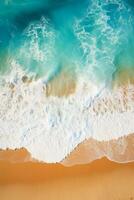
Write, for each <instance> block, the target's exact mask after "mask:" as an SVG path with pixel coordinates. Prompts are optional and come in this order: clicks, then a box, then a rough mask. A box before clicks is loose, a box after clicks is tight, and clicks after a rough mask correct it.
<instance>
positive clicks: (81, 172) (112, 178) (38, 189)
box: [0, 149, 134, 200]
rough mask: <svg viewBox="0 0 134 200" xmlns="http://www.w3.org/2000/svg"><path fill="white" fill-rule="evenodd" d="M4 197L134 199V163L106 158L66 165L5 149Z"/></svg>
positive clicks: (0, 190)
mask: <svg viewBox="0 0 134 200" xmlns="http://www.w3.org/2000/svg"><path fill="white" fill-rule="evenodd" d="M2 154H3V155H4V159H5V160H1V161H0V200H29V199H32V200H82V199H84V200H90V199H91V200H134V162H133V163H127V164H118V163H114V162H111V161H108V160H107V159H106V158H103V159H100V160H97V161H95V162H92V163H90V164H86V165H77V166H73V167H64V166H62V165H61V164H43V163H37V162H30V161H29V162H22V163H11V162H10V161H9V160H11V159H13V160H14V159H18V158H19V159H20V160H19V161H21V160H23V159H24V158H26V159H29V154H28V153H27V152H26V150H24V149H21V150H17V151H10V150H8V151H1V154H0V158H2Z"/></svg>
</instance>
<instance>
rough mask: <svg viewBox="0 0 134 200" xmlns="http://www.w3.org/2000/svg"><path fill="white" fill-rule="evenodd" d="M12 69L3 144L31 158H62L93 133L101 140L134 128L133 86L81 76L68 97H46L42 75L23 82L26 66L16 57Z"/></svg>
mask: <svg viewBox="0 0 134 200" xmlns="http://www.w3.org/2000/svg"><path fill="white" fill-rule="evenodd" d="M12 65H13V70H12V72H11V74H9V75H5V76H2V77H1V85H0V148H2V149H6V148H11V149H15V148H21V147H25V148H26V149H27V150H28V151H29V152H30V153H31V155H32V157H34V158H36V159H38V160H42V161H45V162H59V161H61V160H62V159H64V158H65V157H66V156H67V155H68V154H69V153H70V152H71V151H72V150H73V149H74V148H75V147H76V146H77V145H78V144H79V143H81V142H82V141H84V140H85V139H88V138H94V139H97V140H99V141H102V140H111V139H115V138H119V137H120V136H124V135H127V134H129V133H132V132H134V115H133V112H134V102H133V95H134V88H133V86H131V85H129V86H128V88H127V91H128V95H127V97H126V99H125V102H126V104H125V105H126V106H127V107H125V105H124V104H123V100H124V97H123V89H122V88H119V89H117V90H115V91H111V90H109V89H106V88H105V87H104V86H100V87H97V85H93V83H91V82H89V81H86V82H85V77H84V78H83V80H82V77H81V78H80V81H79V79H78V83H77V89H76V92H75V93H74V94H73V95H70V96H69V97H67V98H65V97H61V98H58V97H52V96H50V97H46V95H45V85H44V82H43V80H42V79H39V80H36V81H35V80H33V81H32V82H31V83H24V82H23V81H22V77H23V76H24V74H25V72H24V71H22V70H21V69H20V68H19V67H18V66H17V65H16V64H15V62H12Z"/></svg>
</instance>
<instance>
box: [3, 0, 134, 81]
mask: <svg viewBox="0 0 134 200" xmlns="http://www.w3.org/2000/svg"><path fill="white" fill-rule="evenodd" d="M0 19H1V20H0V33H1V34H0V41H1V42H0V58H1V62H0V66H1V67H0V68H1V72H3V71H5V69H6V70H7V69H8V68H10V62H11V60H12V59H15V60H16V62H17V63H19V64H20V65H21V67H22V68H24V69H26V71H28V72H33V73H34V75H35V76H43V77H44V80H45V81H49V80H51V79H53V78H54V77H55V76H56V75H57V74H58V73H59V72H60V71H61V70H62V69H63V68H66V67H67V68H69V70H72V68H73V69H74V71H76V72H77V73H86V74H87V76H88V78H89V79H91V80H94V81H96V80H99V81H104V82H105V81H111V79H112V76H114V75H115V73H116V71H118V69H119V68H122V67H133V62H134V55H133V52H134V39H133V33H134V32H133V31H134V30H133V27H134V26H133V24H134V10H133V3H132V1H125V0H108V1H103V0H95V1H92V0H84V1H82V0H79V1H76V0H64V1H60V0H57V1H54V0H39V1H35V0H30V1H27V0H25V1H23V3H22V2H21V1H18V0H13V1H3V2H1V3H0Z"/></svg>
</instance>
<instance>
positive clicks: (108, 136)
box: [0, 0, 134, 162]
mask: <svg viewBox="0 0 134 200" xmlns="http://www.w3.org/2000/svg"><path fill="white" fill-rule="evenodd" d="M133 36H134V2H133V0H38V1H37V0H23V1H20V0H0V138H1V140H0V148H2V149H6V148H10V149H15V148H21V147H25V148H26V149H27V150H28V151H29V152H30V153H31V154H32V156H33V157H34V158H36V159H38V160H41V161H45V162H59V161H61V160H63V159H64V158H65V157H66V156H67V155H68V154H69V153H70V152H71V151H73V149H74V148H75V147H76V146H77V145H78V144H79V143H81V142H83V141H84V140H85V139H89V138H93V139H96V140H99V141H102V140H103V141H105V140H106V141H108V140H112V139H118V138H119V137H122V136H124V135H128V134H130V133H133V131H134V123H133V122H134V115H133V111H134V103H133V92H134V91H133V88H134V87H133V75H134V74H133V73H134V37H133ZM124 74H125V75H124ZM126 84H127V86H126ZM124 85H125V87H127V94H126V95H125V96H124V90H123V89H122V88H123V87H124ZM114 88H116V89H114ZM125 91H126V90H125ZM107 102H108V103H107ZM124 102H125V103H124Z"/></svg>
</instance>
